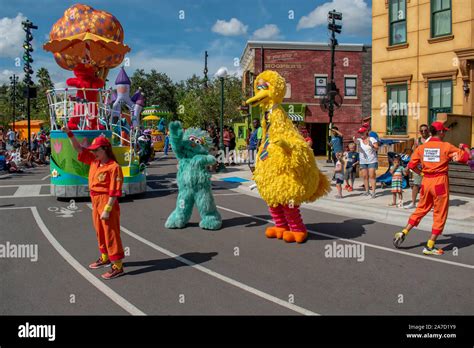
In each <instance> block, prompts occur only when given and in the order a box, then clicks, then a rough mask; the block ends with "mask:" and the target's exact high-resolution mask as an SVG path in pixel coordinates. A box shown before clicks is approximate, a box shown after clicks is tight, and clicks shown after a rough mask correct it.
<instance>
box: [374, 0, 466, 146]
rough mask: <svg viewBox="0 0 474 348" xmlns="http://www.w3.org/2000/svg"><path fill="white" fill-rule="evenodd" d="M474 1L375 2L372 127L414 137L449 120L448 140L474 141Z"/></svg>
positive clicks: (389, 134) (384, 133)
mask: <svg viewBox="0 0 474 348" xmlns="http://www.w3.org/2000/svg"><path fill="white" fill-rule="evenodd" d="M473 62H474V1H472V0H455V1H454V0H431V1H430V0H377V1H373V2H372V128H373V130H374V131H376V132H377V133H379V135H381V136H382V137H390V138H414V137H416V136H418V135H417V130H418V128H419V126H420V125H421V124H429V123H430V122H432V121H434V120H437V119H438V120H443V121H446V123H445V125H447V126H449V127H451V128H452V131H451V132H449V135H448V136H447V137H446V140H448V141H450V142H452V143H459V142H464V143H469V144H471V146H472V145H473V143H474V122H473V117H472V115H473V112H474V105H473V101H474V99H473V97H472V94H473V93H474V88H473V84H472V80H473V72H472V70H473V67H474V64H473Z"/></svg>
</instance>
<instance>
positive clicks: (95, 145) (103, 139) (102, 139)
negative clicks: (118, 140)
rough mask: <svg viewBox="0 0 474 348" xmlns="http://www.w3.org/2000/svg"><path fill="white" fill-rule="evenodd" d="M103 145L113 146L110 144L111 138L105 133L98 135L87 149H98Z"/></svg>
mask: <svg viewBox="0 0 474 348" xmlns="http://www.w3.org/2000/svg"><path fill="white" fill-rule="evenodd" d="M101 146H112V145H111V144H110V141H109V139H107V138H106V137H104V136H103V135H100V136H98V137H97V138H95V139H94V140H93V141H92V144H91V146H89V147H88V148H87V150H97V149H98V148H99V147H101Z"/></svg>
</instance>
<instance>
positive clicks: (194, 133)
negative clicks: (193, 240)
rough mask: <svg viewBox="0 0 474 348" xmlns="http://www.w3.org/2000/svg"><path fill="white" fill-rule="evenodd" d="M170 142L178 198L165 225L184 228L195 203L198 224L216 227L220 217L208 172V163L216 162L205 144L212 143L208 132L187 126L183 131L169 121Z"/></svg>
mask: <svg viewBox="0 0 474 348" xmlns="http://www.w3.org/2000/svg"><path fill="white" fill-rule="evenodd" d="M169 131H170V143H171V146H172V148H173V151H174V153H175V154H176V157H177V158H178V160H179V164H178V174H177V182H178V199H177V200H176V209H175V210H174V211H173V212H172V213H171V215H170V216H169V217H168V220H166V223H165V227H166V228H184V227H185V226H186V224H187V223H188V221H189V219H190V217H191V213H192V211H193V206H194V203H196V207H197V209H198V211H199V215H201V222H200V223H199V226H200V227H201V228H203V229H206V230H218V229H219V228H221V226H222V218H221V216H220V214H219V212H218V211H217V207H216V203H215V202H214V196H213V195H212V189H211V174H210V173H209V171H208V170H207V166H210V165H213V164H215V163H216V158H215V157H214V156H211V155H209V152H208V150H207V147H208V146H209V145H210V144H211V143H212V140H211V138H210V137H209V135H208V134H207V132H205V131H203V130H201V129H197V128H188V129H187V130H186V132H183V128H182V127H181V123H180V122H179V121H174V122H171V123H170V124H169Z"/></svg>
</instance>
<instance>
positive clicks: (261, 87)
mask: <svg viewBox="0 0 474 348" xmlns="http://www.w3.org/2000/svg"><path fill="white" fill-rule="evenodd" d="M257 89H258V90H261V89H268V83H266V82H265V83H262V84H259V85H257Z"/></svg>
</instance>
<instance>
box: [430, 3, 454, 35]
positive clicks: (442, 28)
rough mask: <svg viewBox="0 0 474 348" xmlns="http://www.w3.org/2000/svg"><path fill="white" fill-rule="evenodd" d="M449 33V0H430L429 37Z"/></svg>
mask: <svg viewBox="0 0 474 348" xmlns="http://www.w3.org/2000/svg"><path fill="white" fill-rule="evenodd" d="M449 34H451V0H431V37H438V36H443V35H449Z"/></svg>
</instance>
